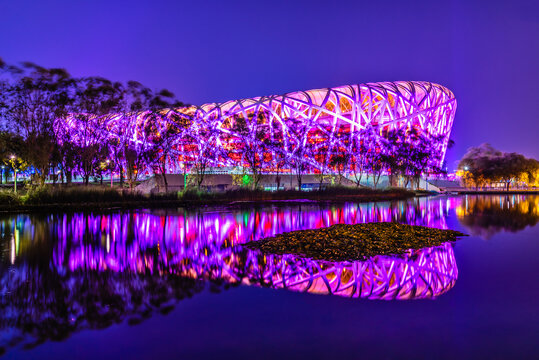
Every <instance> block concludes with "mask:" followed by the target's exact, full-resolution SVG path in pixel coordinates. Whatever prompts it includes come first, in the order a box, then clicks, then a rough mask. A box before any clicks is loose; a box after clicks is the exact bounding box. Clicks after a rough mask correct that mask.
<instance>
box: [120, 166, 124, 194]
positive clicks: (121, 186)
mask: <svg viewBox="0 0 539 360" xmlns="http://www.w3.org/2000/svg"><path fill="white" fill-rule="evenodd" d="M123 187H124V167H123V166H122V165H120V189H123Z"/></svg>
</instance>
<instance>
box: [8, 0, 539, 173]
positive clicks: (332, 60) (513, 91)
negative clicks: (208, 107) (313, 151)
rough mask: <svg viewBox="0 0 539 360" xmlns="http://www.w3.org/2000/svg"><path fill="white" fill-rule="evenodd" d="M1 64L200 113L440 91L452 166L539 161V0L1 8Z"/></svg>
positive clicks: (69, 0) (29, 4) (69, 3)
mask: <svg viewBox="0 0 539 360" xmlns="http://www.w3.org/2000/svg"><path fill="white" fill-rule="evenodd" d="M412 3H413V4H412ZM0 57H2V58H3V59H4V60H5V61H7V62H9V63H16V62H19V61H32V62H35V63H38V64H40V65H42V66H46V67H64V68H66V69H67V70H68V71H69V72H70V73H71V74H72V75H74V76H86V75H99V76H104V77H106V78H109V79H111V80H119V81H126V80H137V81H140V82H142V83H143V84H145V85H147V86H150V87H152V88H156V89H157V88H168V89H169V90H172V91H173V92H174V93H175V94H176V95H177V97H178V98H179V99H180V100H182V101H184V102H187V103H191V104H203V103H206V102H222V101H226V100H232V99H239V98H246V97H255V96H261V95H270V94H282V93H285V92H290V91H296V90H308V89H315V88H323V87H332V86H339V85H347V84H358V83H364V82H376V81H394V80H426V81H432V82H436V83H439V84H441V85H444V86H446V87H448V88H449V89H451V90H452V91H453V92H454V93H455V95H456V98H457V102H458V109H457V115H456V119H455V125H454V127H453V133H452V138H453V139H454V141H455V147H454V148H453V149H451V150H450V151H449V152H448V156H447V162H448V165H449V169H453V168H454V167H455V165H456V161H457V160H458V159H459V158H460V157H461V156H462V155H463V154H464V152H465V151H466V149H467V148H468V147H470V146H474V145H479V144H481V143H483V142H490V143H491V144H492V145H493V146H495V147H497V148H499V149H501V150H503V151H516V152H520V153H523V154H525V155H526V156H530V157H535V158H537V159H539V145H538V143H537V138H538V135H539V125H538V120H539V119H538V115H537V114H539V87H538V82H539V1H482V2H479V1H476V2H474V1H466V0H463V1H433V0H430V1H413V2H412V1H402V0H398V1H383V2H381V1H376V0H370V1H349V2H348V3H346V2H345V1H341V2H337V1H335V2H333V1H313V0H311V1H277V0H273V1H253V0H249V1H224V0H221V1H202V0H199V1H185V2H182V1H177V0H176V1H174V0H170V1H159V0H152V1H136V0H130V1H111V0H107V1H97V0H92V1H90V0H88V1H82V0H79V1H76V0H65V1H35V0H34V1H22V0H17V1H13V0H0Z"/></svg>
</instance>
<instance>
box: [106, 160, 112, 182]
mask: <svg viewBox="0 0 539 360" xmlns="http://www.w3.org/2000/svg"><path fill="white" fill-rule="evenodd" d="M107 166H108V167H109V169H110V187H111V188H112V167H111V166H110V160H107Z"/></svg>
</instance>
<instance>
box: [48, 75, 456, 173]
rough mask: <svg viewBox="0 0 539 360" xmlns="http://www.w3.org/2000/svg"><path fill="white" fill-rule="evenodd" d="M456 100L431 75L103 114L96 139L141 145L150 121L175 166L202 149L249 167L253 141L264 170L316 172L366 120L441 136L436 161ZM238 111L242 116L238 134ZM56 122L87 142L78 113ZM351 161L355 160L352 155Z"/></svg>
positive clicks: (215, 162) (377, 126)
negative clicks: (167, 132)
mask: <svg viewBox="0 0 539 360" xmlns="http://www.w3.org/2000/svg"><path fill="white" fill-rule="evenodd" d="M456 107H457V103H456V99H455V97H454V95H453V93H452V92H451V91H450V90H448V89H447V88H445V87H443V86H441V85H437V84H433V83H430V82H424V81H397V82H380V83H367V84H360V85H349V86H341V87H335V88H326V89H318V90H309V91H298V92H293V93H288V94H285V95H272V96H264V97H256V98H252V99H243V100H234V101H228V102H225V103H220V104H218V103H212V104H205V105H202V106H198V107H197V106H191V107H187V108H177V109H166V110H163V112H162V114H161V116H158V117H155V116H153V117H150V116H148V113H140V114H132V115H129V114H128V115H125V114H124V115H118V114H116V115H109V116H106V117H102V118H101V119H100V121H101V122H102V125H103V126H102V128H103V129H106V130H105V132H106V134H102V135H103V136H100V137H96V140H93V141H103V138H109V139H110V138H112V139H116V140H117V141H109V142H108V143H114V144H118V145H117V146H125V144H126V142H128V143H130V144H134V145H136V146H139V147H144V146H147V144H148V143H151V139H149V138H148V137H149V136H148V134H147V129H148V125H150V127H151V128H152V129H153V132H154V133H157V134H161V133H162V132H163V131H164V129H165V128H166V126H174V127H175V131H174V139H173V143H174V146H173V150H174V151H173V152H174V153H175V155H176V156H174V157H173V161H172V162H173V164H172V166H171V168H172V170H177V169H178V166H174V165H179V164H182V163H183V164H185V163H189V162H192V161H194V160H195V159H197V158H199V157H201V156H205V157H207V158H209V160H210V165H211V166H215V167H220V166H246V158H245V156H246V155H245V154H246V146H248V145H249V143H252V144H251V145H252V146H253V147H254V148H255V150H254V151H255V152H257V154H256V156H257V157H258V159H260V161H261V162H262V171H266V172H271V171H279V169H283V168H286V163H287V162H288V163H289V162H290V161H292V162H294V161H295V162H297V161H301V162H302V163H304V165H306V166H307V167H310V168H311V169H313V170H315V171H316V170H320V169H323V168H327V166H328V163H329V161H330V159H331V157H332V155H333V154H335V153H336V152H339V151H340V152H343V151H345V152H348V153H353V151H352V147H353V146H354V145H353V144H357V143H358V141H361V137H362V136H363V135H362V131H363V130H364V129H366V128H368V127H369V126H372V128H373V129H374V132H375V134H376V136H380V135H381V134H383V133H384V131H388V130H393V129H410V128H412V127H413V128H415V129H417V130H419V131H421V132H423V133H426V134H428V135H430V136H432V137H435V138H439V139H442V140H440V143H439V144H435V146H434V148H435V151H436V152H437V153H438V155H441V156H438V157H437V158H438V159H440V160H439V161H440V162H439V164H437V165H439V166H440V165H441V164H442V162H443V158H444V156H445V151H446V149H447V144H448V141H449V136H450V132H451V127H452V124H453V120H454V117H455V111H456ZM239 118H241V119H244V120H245V121H244V122H245V124H244V131H243V132H241V133H240V132H239V131H238V127H237V124H238V119H239ZM149 121H150V122H152V123H151V124H149V123H148V122H149ZM96 127H97V125H96ZM57 129H58V130H59V131H65V132H67V133H68V134H69V136H68V137H69V138H70V139H71V141H75V142H78V143H79V144H81V145H83V146H88V145H91V144H88V141H87V136H86V134H85V133H84V134H83V131H87V130H83V129H82V127H81V126H80V124H79V123H78V120H77V116H76V115H72V116H69V117H68V118H66V119H63V120H61V121H60V122H59V124H58V126H57ZM85 136H86V137H85ZM122 139H124V140H123V141H122ZM268 144H270V145H268ZM111 150H112V151H113V152H114V151H117V149H111ZM350 162H351V163H350V164H348V165H349V166H354V157H353V156H352V157H351V158H350Z"/></svg>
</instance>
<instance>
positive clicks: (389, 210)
mask: <svg viewBox="0 0 539 360" xmlns="http://www.w3.org/2000/svg"><path fill="white" fill-rule="evenodd" d="M373 221H397V222H401V223H407V224H416V225H426V226H432V227H438V228H443V229H455V230H459V231H462V232H465V233H467V234H470V235H471V236H470V237H466V238H463V239H462V240H459V241H457V242H456V243H445V244H443V245H441V246H437V247H432V248H424V249H421V250H410V251H409V252H408V253H406V254H404V255H400V256H377V257H374V258H371V259H368V260H366V261H354V262H325V261H315V260H310V259H305V258H300V257H297V256H292V255H284V256H264V255H262V254H260V253H258V252H256V251H250V250H247V249H244V248H243V247H242V244H245V243H246V242H249V241H253V240H258V239H262V238H264V237H268V236H272V235H275V234H278V233H282V232H287V231H292V230H298V229H310V228H319V227H324V226H330V225H332V224H337V223H361V222H373ZM538 222H539V197H537V196H524V195H511V196H496V195H488V196H466V197H443V196H441V197H430V198H421V199H413V200H409V201H400V202H392V203H389V202H386V203H363V204H356V203H348V204H342V205H319V204H316V203H309V202H305V203H301V204H277V203H275V204H272V205H267V206H260V207H252V208H245V207H241V208H240V207H237V208H235V207H228V208H224V207H219V208H204V209H199V210H186V209H178V210H174V211H171V210H151V211H150V210H138V211H109V212H102V213H96V212H91V213H74V214H73V213H71V214H50V215H44V214H21V215H9V216H5V215H4V216H1V215H0V251H1V252H0V354H3V356H4V357H5V358H21V359H22V358H28V359H30V358H40V359H45V358H55V359H59V358H78V359H109V358H110V359H119V358H133V359H134V358H140V359H147V358H148V359H149V358H155V359H160V358H185V359H189V358H202V359H215V358H221V359H226V358H236V359H238V358H246V359H263V358H276V357H279V358H281V359H286V358H293V359H298V358H307V357H310V358H325V359H331V358H336V357H338V356H347V357H349V358H353V359H356V358H382V359H386V358H389V359H390V358H410V359H444V358H448V359H455V358H471V359H477V358H489V359H493V358H500V359H507V358H538V357H539V346H538V341H537V339H539V316H538V314H539V307H538V298H539V286H538V285H539V281H538V280H537V274H538V273H539V261H538V257H539V227H538V226H536V225H537V223H538Z"/></svg>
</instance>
